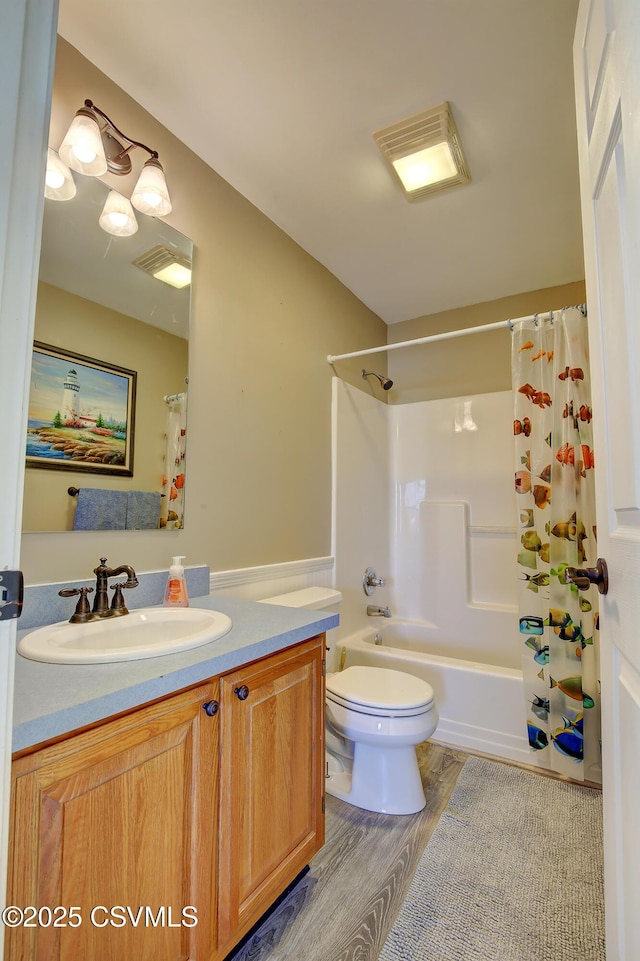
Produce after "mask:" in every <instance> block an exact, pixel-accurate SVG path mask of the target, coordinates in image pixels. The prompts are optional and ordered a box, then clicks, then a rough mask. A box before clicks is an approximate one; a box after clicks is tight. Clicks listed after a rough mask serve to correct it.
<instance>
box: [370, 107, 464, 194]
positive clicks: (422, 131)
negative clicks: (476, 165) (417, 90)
mask: <svg viewBox="0 0 640 961" xmlns="http://www.w3.org/2000/svg"><path fill="white" fill-rule="evenodd" d="M373 139H374V140H375V142H376V143H377V145H378V147H379V148H380V151H381V153H382V156H383V157H384V159H385V161H386V163H387V165H388V166H389V169H390V170H391V172H392V173H393V175H394V177H395V178H396V179H397V181H398V183H399V184H400V186H401V187H402V190H403V191H404V194H405V196H406V198H407V200H410V201H414V200H420V199H422V197H427V196H429V195H430V194H433V193H437V192H438V191H441V190H447V189H448V188H449V187H455V186H457V185H458V184H466V183H469V181H470V180H471V174H470V173H469V167H468V166H467V161H466V158H465V156H464V153H463V151H462V144H461V143H460V137H459V135H458V131H457V128H456V125H455V122H454V119H453V116H452V114H451V109H450V107H449V104H448V103H446V102H445V103H441V104H439V105H438V106H437V107H432V108H431V109H430V110H423V111H422V112H421V113H416V114H413V116H411V117H407V118H406V119H405V120H400V121H398V122H397V123H394V124H391V125H390V126H388V127H383V128H382V129H381V130H377V131H376V132H375V133H374V134H373ZM417 155H422V157H423V159H426V160H427V166H428V167H429V168H430V169H429V170H428V172H427V173H425V174H424V175H423V173H422V172H420V174H419V175H418V176H417V179H416V176H415V170H411V171H410V172H409V177H413V180H409V179H408V178H407V176H405V173H404V171H403V166H405V167H411V166H412V164H411V159H412V158H416V159H419V158H418V157H417Z"/></svg>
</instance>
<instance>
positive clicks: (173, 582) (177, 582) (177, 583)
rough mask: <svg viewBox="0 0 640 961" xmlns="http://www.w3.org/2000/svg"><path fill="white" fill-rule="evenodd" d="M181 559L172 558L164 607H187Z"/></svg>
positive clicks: (187, 600)
mask: <svg viewBox="0 0 640 961" xmlns="http://www.w3.org/2000/svg"><path fill="white" fill-rule="evenodd" d="M183 560H184V556H182V557H172V558H171V567H170V568H169V577H168V579H167V587H166V590H165V592H164V607H188V606H189V595H188V594H187V581H186V579H185V576H184V567H183V566H182V562H183Z"/></svg>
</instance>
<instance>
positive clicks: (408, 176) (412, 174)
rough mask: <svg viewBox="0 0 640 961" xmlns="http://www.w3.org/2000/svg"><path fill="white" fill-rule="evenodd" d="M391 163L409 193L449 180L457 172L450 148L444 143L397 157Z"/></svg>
mask: <svg viewBox="0 0 640 961" xmlns="http://www.w3.org/2000/svg"><path fill="white" fill-rule="evenodd" d="M392 163H393V166H394V167H395V169H396V172H397V174H398V176H399V177H400V180H401V181H402V183H403V186H404V189H405V190H407V191H409V192H410V191H412V190H419V189H420V188H421V187H426V186H428V185H429V184H436V183H439V182H440V181H441V180H449V178H450V177H455V176H456V174H457V172H458V171H457V168H456V165H455V163H454V160H453V156H452V153H451V148H450V147H449V144H448V143H446V141H443V142H442V143H437V144H434V145H433V146H431V147H425V148H424V149H423V150H418V151H417V152H416V153H412V154H409V156H407V157H399V158H398V159H396V160H393V161H392Z"/></svg>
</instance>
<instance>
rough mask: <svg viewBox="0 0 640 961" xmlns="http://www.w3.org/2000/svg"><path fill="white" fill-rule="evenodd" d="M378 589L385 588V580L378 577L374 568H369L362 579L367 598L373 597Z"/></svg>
mask: <svg viewBox="0 0 640 961" xmlns="http://www.w3.org/2000/svg"><path fill="white" fill-rule="evenodd" d="M376 587H384V578H383V577H378V575H377V574H376V572H375V569H374V568H373V567H367V569H366V571H365V572H364V577H363V578H362V589H363V591H364V592H365V594H366V595H367V597H371V595H372V594H373V591H374V588H376Z"/></svg>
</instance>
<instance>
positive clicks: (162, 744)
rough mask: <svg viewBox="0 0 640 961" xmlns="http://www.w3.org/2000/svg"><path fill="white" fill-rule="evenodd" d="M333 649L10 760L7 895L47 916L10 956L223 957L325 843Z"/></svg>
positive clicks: (9, 943) (18, 960)
mask: <svg viewBox="0 0 640 961" xmlns="http://www.w3.org/2000/svg"><path fill="white" fill-rule="evenodd" d="M323 657H324V635H322V636H320V637H318V638H314V639H313V640H311V641H307V642H304V643H303V644H300V645H297V646H296V647H294V648H291V649H289V650H288V651H284V652H280V653H278V654H275V655H272V656H269V657H267V658H265V659H263V660H261V661H257V662H255V663H254V664H251V665H248V666H246V667H243V668H241V669H238V670H236V671H234V672H232V673H231V674H228V675H223V676H222V677H220V678H216V679H213V680H211V681H208V682H205V683H203V684H201V685H198V686H197V687H194V688H192V689H190V690H187V691H183V692H181V693H179V694H175V695H172V696H169V697H167V698H166V699H164V700H162V701H159V702H157V703H155V704H152V705H150V706H148V707H143V708H140V709H138V710H135V711H133V712H132V713H130V714H128V715H126V716H123V717H121V718H118V719H116V720H112V721H106V722H105V723H103V724H101V725H99V726H97V727H95V728H92V729H90V730H87V731H84V732H82V733H78V734H73V735H70V736H69V737H67V738H65V739H64V740H61V741H59V742H57V743H55V744H52V745H50V746H48V747H44V748H41V749H39V750H36V751H34V752H33V753H31V754H27V755H25V756H23V757H20V758H17V759H16V760H14V762H13V766H12V801H11V828H10V831H11V834H10V858H9V874H8V892H7V901H6V903H7V904H10V905H17V906H18V907H20V908H22V909H27V908H30V907H32V908H34V909H36V910H37V909H41V911H40V914H35V915H34V916H31V915H30V912H27V911H25V916H24V919H25V920H30V922H31V923H30V924H29V925H28V926H25V925H24V924H23V925H20V926H19V927H15V928H10V927H7V928H6V934H5V957H6V958H7V959H10V961H44V959H47V961H76V959H78V958H90V959H91V961H112V959H114V958H136V959H138V961H217V959H219V958H222V957H224V955H225V954H226V953H228V951H229V950H231V948H232V947H233V946H234V945H235V944H236V943H237V942H238V941H239V940H240V939H241V938H242V936H243V934H244V933H245V932H246V931H247V930H248V929H249V928H250V927H251V926H252V925H253V924H254V923H255V922H256V921H257V920H258V918H259V917H260V916H261V914H262V913H263V912H264V911H265V910H266V909H267V908H268V907H269V905H270V904H271V903H272V902H273V900H275V898H277V897H278V895H279V894H280V893H281V892H282V891H283V890H284V888H285V887H286V886H287V885H288V884H289V883H290V882H291V881H292V880H293V879H294V878H295V877H296V875H297V874H298V873H299V871H300V870H301V869H302V868H303V867H304V866H305V865H306V864H307V863H308V861H309V859H310V858H311V856H312V855H313V854H314V853H315V852H316V851H317V850H318V849H319V847H320V846H321V845H322V843H323V840H324V822H323V816H322V793H323V790H324V786H323V780H324V779H323V771H324V767H323V762H324V694H323V684H322V659H323ZM243 686H244V687H246V688H248V697H246V698H245V699H244V700H242V699H241V697H239V696H238V693H237V692H238V691H240V692H241V694H244V690H242V689H243ZM216 702H217V704H219V709H218V710H216V706H215V703H216ZM203 708H205V709H203ZM56 909H57V910H56ZM71 909H73V911H72V910H71ZM139 909H142V913H141V914H140V913H139ZM196 918H197V923H194V920H195V919H196Z"/></svg>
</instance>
